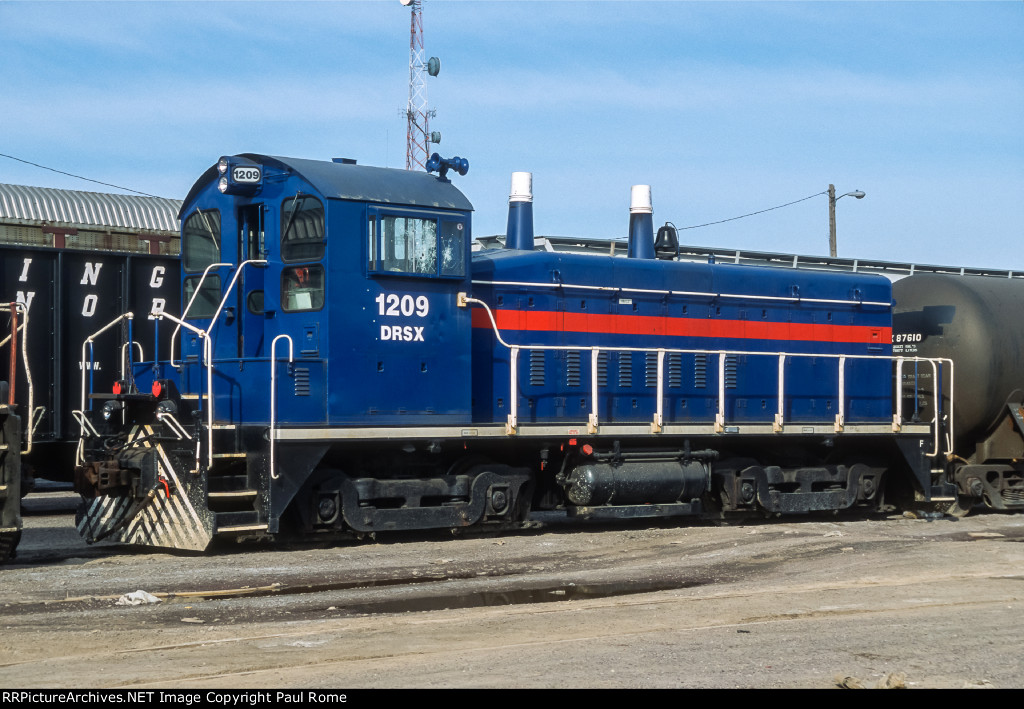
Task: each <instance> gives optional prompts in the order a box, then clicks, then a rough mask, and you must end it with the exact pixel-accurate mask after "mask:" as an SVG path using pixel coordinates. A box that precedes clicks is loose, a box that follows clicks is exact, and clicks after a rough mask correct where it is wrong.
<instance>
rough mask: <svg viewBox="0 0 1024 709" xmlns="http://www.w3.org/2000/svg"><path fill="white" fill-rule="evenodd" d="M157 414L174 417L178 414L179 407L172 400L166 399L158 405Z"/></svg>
mask: <svg viewBox="0 0 1024 709" xmlns="http://www.w3.org/2000/svg"><path fill="white" fill-rule="evenodd" d="M156 412H157V413H158V414H171V415H172V416H173V415H174V414H176V413H178V406H177V404H175V403H174V402H173V401H171V400H170V399H164V400H163V401H161V402H160V403H159V404H157V405H156Z"/></svg>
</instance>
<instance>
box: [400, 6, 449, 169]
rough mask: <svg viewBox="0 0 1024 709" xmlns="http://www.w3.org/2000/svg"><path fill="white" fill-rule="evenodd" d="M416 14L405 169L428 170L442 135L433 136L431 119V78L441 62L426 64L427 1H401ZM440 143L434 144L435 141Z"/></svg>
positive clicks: (412, 26) (411, 41)
mask: <svg viewBox="0 0 1024 709" xmlns="http://www.w3.org/2000/svg"><path fill="white" fill-rule="evenodd" d="M399 1H400V2H401V3H402V4H403V5H405V6H406V7H409V8H410V9H411V10H412V22H411V24H410V28H409V104H408V106H407V107H406V109H405V116H406V133H405V169H406V170H425V169H426V166H427V159H428V158H429V157H430V143H431V142H435V143H437V142H440V135H439V134H434V135H431V133H430V119H431V118H433V117H434V115H436V113H437V112H436V111H434V110H432V109H427V81H426V78H427V75H428V74H429V75H430V76H437V74H438V72H439V71H440V69H441V62H440V60H438V59H437V57H431V58H430V59H429V60H428V61H426V62H424V61H423V0H399ZM435 136H436V139H434V140H432V138H435Z"/></svg>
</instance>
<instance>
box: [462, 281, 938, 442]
mask: <svg viewBox="0 0 1024 709" xmlns="http://www.w3.org/2000/svg"><path fill="white" fill-rule="evenodd" d="M457 304H458V306H459V307H467V306H469V305H479V306H481V307H482V308H483V309H484V311H485V312H486V313H487V317H488V318H489V319H490V321H491V328H492V330H493V332H494V336H495V338H496V339H497V340H498V342H499V343H500V344H501V345H502V346H503V347H506V348H508V349H509V350H510V353H511V359H510V362H509V366H510V369H511V372H510V396H509V398H510V400H511V401H510V407H509V408H510V411H511V413H510V414H509V416H508V424H507V425H506V433H508V434H509V435H514V434H515V432H516V427H517V425H518V418H517V417H518V406H517V404H518V397H517V396H516V391H517V384H518V367H517V366H516V365H517V363H518V355H519V351H520V350H521V349H530V350H555V351H570V350H590V351H591V363H592V364H591V401H592V404H591V411H590V413H589V415H588V421H587V431H588V433H596V432H597V429H598V423H599V418H598V408H597V402H598V393H599V392H598V386H597V366H596V362H597V359H598V357H599V355H600V353H601V352H602V351H610V352H644V353H649V352H657V353H658V393H657V399H658V400H657V404H656V412H655V414H654V419H653V421H652V422H651V431H652V432H653V433H658V432H660V431H661V428H662V426H663V425H664V418H663V409H662V398H663V396H662V394H663V391H664V390H663V384H662V379H663V378H664V377H663V368H664V355H665V354H667V353H679V354H704V355H718V406H717V410H716V413H715V422H714V427H715V432H716V433H723V432H724V431H725V426H726V421H725V401H726V397H725V365H726V358H727V357H728V356H735V355H742V356H754V357H778V358H779V379H778V386H779V390H778V399H779V408H778V412H777V413H776V414H775V421H774V423H773V426H772V428H773V430H774V431H775V432H777V433H778V432H781V431H782V430H783V424H784V418H783V417H784V406H785V374H784V366H785V360H786V358H801V357H804V358H820V359H835V360H837V364H838V375H839V382H838V395H839V413H838V414H836V419H835V424H834V425H835V431H836V433H841V432H842V430H843V427H844V426H845V423H846V418H845V402H846V376H845V369H846V362H847V360H875V361H886V362H896V363H897V367H900V366H901V365H900V362H901V361H918V362H927V363H930V364H931V366H932V370H933V376H934V377H935V381H938V363H940V362H943V363H948V364H949V371H950V387H951V390H952V385H953V372H954V364H953V361H952V360H950V359H945V358H926V357H904V356H895V355H862V354H830V353H820V352H816V353H804V352H758V351H753V350H701V349H684V348H670V347H596V346H592V345H578V346H573V345H539V344H538V345H524V344H511V343H509V342H507V341H506V340H505V339H504V338H503V337H502V335H501V331H500V330H499V328H498V324H497V321H496V320H495V318H494V313H493V311H492V310H491V308H490V306H489V305H487V303H485V302H483V301H482V300H480V299H478V298H473V297H470V296H468V295H467V294H466V293H459V294H458V300H457ZM895 386H896V387H897V408H898V410H899V411H901V410H902V409H901V404H900V396H899V395H900V394H901V393H902V383H901V382H900V380H899V378H897V381H896V384H895ZM936 396H941V392H937V393H936ZM936 408H937V407H936ZM949 409H950V417H949V418H950V427H951V429H950V430H951V433H952V418H953V417H952V411H953V397H952V394H951V395H950V404H949ZM931 423H932V428H933V430H934V433H935V448H934V450H933V451H932V452H931V453H930V454H929V456H936V455H939V453H940V450H941V445H940V443H939V424H940V421H939V419H938V416H937V415H936V417H935V418H933V419H932V422H931ZM951 440H952V436H951ZM952 452H953V451H952V443H950V446H949V447H948V449H947V450H946V451H945V454H946V455H951V454H952Z"/></svg>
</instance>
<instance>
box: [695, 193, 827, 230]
mask: <svg viewBox="0 0 1024 709" xmlns="http://www.w3.org/2000/svg"><path fill="white" fill-rule="evenodd" d="M823 194H828V192H827V191H826V192H818V193H817V194H812V195H811V196H809V197H804V198H803V199H798V200H795V201H793V202H786V203H785V204H780V205H779V206H778V207H769V208H768V209H762V210H760V211H757V212H751V213H750V214H741V215H740V216H738V217H730V218H729V219H721V220H719V221H717V222H708V223H707V224H696V225H694V226H683V227H679V231H684V230H686V229H700V228H701V227H704V226H714V225H715V224H724V223H725V222H734V221H736V220H737V219H744V218H746V217H752V216H754V215H755V214H764V213H765V212H770V211H772V210H773V209H782V208H783V207H788V206H790V205H791V204H797V203H799V202H806V201H807V200H809V199H814V198H815V197H820V196H821V195H823Z"/></svg>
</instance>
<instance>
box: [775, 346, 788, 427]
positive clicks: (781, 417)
mask: <svg viewBox="0 0 1024 709" xmlns="http://www.w3.org/2000/svg"><path fill="white" fill-rule="evenodd" d="M778 398H779V410H778V412H777V413H776V414H775V423H774V424H772V430H773V431H774V432H775V433H782V427H783V425H784V424H785V413H786V355H784V354H780V355H779V396H778Z"/></svg>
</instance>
